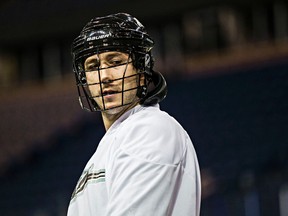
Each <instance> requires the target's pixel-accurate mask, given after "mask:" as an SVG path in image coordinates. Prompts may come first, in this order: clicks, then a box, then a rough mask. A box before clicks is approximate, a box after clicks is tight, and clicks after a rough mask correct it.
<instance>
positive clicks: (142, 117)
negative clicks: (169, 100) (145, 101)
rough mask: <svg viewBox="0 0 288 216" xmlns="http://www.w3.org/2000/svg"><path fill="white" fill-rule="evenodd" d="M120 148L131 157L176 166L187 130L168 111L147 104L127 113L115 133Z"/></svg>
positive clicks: (183, 147) (182, 152) (182, 153)
mask: <svg viewBox="0 0 288 216" xmlns="http://www.w3.org/2000/svg"><path fill="white" fill-rule="evenodd" d="M117 139H118V142H120V143H121V144H120V148H121V150H122V151H124V152H125V153H127V154H129V155H130V156H132V157H137V158H139V159H142V160H146V161H149V162H153V163H159V164H167V165H177V164H178V163H179V162H180V160H181V158H182V157H183V155H184V152H185V150H186V146H185V145H186V144H187V139H189V137H188V135H187V133H186V131H185V130H184V129H183V128H182V126H181V125H180V124H179V123H178V122H177V121H176V120H175V119H174V118H173V117H171V116H170V115H169V114H167V113H166V112H164V111H161V110H160V109H159V108H155V107H148V108H146V109H144V110H141V111H140V112H138V113H135V114H133V115H132V116H130V117H129V118H128V119H127V121H125V122H124V124H123V127H121V130H120V131H119V133H118V136H117Z"/></svg>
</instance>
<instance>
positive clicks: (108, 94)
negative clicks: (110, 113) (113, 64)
mask: <svg viewBox="0 0 288 216" xmlns="http://www.w3.org/2000/svg"><path fill="white" fill-rule="evenodd" d="M117 93H119V92H118V91H114V90H104V91H103V94H102V96H103V97H105V98H111V97H113V96H114V95H115V94H117Z"/></svg>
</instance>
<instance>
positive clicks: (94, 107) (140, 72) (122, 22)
mask: <svg viewBox="0 0 288 216" xmlns="http://www.w3.org/2000/svg"><path fill="white" fill-rule="evenodd" d="M153 46H154V41H153V40H152V39H151V38H150V36H149V35H148V34H147V32H146V30H145V28H144V26H143V25H142V24H141V23H140V22H139V21H138V20H137V19H136V18H134V17H132V16H131V15H129V14H125V13H118V14H113V15H109V16H105V17H98V18H95V19H92V20H91V21H90V22H88V23H87V25H86V26H85V27H84V28H83V30H82V31H81V32H80V35H79V36H78V37H76V38H75V39H74V41H73V44H72V57H73V70H74V73H75V78H76V84H77V90H78V94H79V102H80V105H81V106H82V108H83V109H85V110H89V111H105V110H108V109H114V108H116V107H121V106H126V105H128V104H131V103H134V102H136V101H139V103H140V104H142V103H144V104H145V100H146V97H147V96H149V97H154V95H155V96H156V98H158V99H157V101H158V102H159V101H161V100H162V99H163V98H164V97H165V96H166V92H167V88H166V82H165V80H164V82H162V83H164V85H165V86H163V88H160V89H161V91H162V92H155V94H154V93H153V92H152V93H151V92H148V91H149V90H148V89H149V84H150V83H151V82H153V80H152V77H154V75H155V72H154V71H153V63H154V61H153V58H152V55H151V50H152V48H153ZM111 51H116V52H122V53H127V54H128V55H129V58H128V60H127V62H126V63H123V64H122V67H123V70H124V71H123V76H122V77H119V78H117V79H116V80H114V81H117V80H118V81H119V80H121V82H122V90H121V92H115V94H116V93H117V94H120V93H121V94H122V96H121V98H122V101H121V103H120V105H119V106H116V107H112V108H107V107H106V105H105V103H104V96H103V88H102V86H103V85H104V83H103V82H101V71H102V70H103V69H104V68H100V67H98V69H97V70H96V72H97V73H98V80H99V81H98V83H92V84H91V83H88V82H87V77H86V75H87V73H89V72H88V71H85V67H84V62H85V60H86V59H87V58H88V57H90V56H93V55H100V54H101V53H104V52H111ZM131 63H132V64H133V66H134V68H136V70H137V74H135V82H137V83H136V85H135V87H133V88H131V89H125V81H126V80H127V79H129V78H130V80H131V77H130V76H128V77H127V76H126V75H125V74H126V70H127V67H128V65H129V64H131ZM118 66H120V65H116V66H115V67H118ZM113 67H114V66H113ZM111 68H112V67H111ZM94 72H95V71H94ZM140 76H144V81H142V82H141V83H142V84H141V83H140ZM161 78H162V79H164V78H163V77H162V76H161ZM111 82H113V80H111ZM140 84H141V85H140ZM93 86H98V88H100V93H99V95H93V93H91V90H90V89H91V87H92V88H93ZM128 91H135V98H134V99H133V100H130V101H125V99H124V98H125V94H126V92H128ZM159 95H161V97H159ZM99 98H100V100H99ZM96 99H97V102H98V103H99V104H97V103H96V101H95V100H96ZM100 101H101V102H100ZM149 101H151V100H149Z"/></svg>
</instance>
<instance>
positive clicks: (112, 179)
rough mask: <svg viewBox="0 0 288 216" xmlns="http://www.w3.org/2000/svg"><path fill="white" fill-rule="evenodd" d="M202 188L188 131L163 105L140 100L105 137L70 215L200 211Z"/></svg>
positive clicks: (166, 215) (183, 215) (189, 214)
mask: <svg viewBox="0 0 288 216" xmlns="http://www.w3.org/2000/svg"><path fill="white" fill-rule="evenodd" d="M200 193H201V192H200V172H199V166H198V161H197V157H196V153H195V150H194V147H193V145H192V142H191V140H190V138H189V136H188V134H187V133H186V132H185V130H183V128H182V127H181V126H180V124H179V123H178V122H177V121H176V120H175V119H174V118H172V117H171V116H169V115H168V114H167V113H166V112H163V111H161V110H160V109H159V105H155V106H149V107H144V106H140V105H138V106H136V107H134V108H133V109H131V110H129V111H127V112H126V113H125V114H124V115H122V116H121V117H120V118H119V119H118V120H117V121H115V122H114V123H113V125H112V126H111V127H110V128H109V130H108V131H107V132H106V134H105V136H104V137H103V138H102V140H101V142H100V143H99V146H98V148H97V151H96V152H95V153H94V155H93V156H92V157H91V159H90V160H89V161H88V163H87V165H86V167H85V169H84V171H83V173H82V175H81V177H80V179H79V181H78V183H77V186H76V188H75V191H74V192H73V195H72V198H71V201H70V205H69V208H68V216H147V215H149V216H170V215H172V216H199V214H200Z"/></svg>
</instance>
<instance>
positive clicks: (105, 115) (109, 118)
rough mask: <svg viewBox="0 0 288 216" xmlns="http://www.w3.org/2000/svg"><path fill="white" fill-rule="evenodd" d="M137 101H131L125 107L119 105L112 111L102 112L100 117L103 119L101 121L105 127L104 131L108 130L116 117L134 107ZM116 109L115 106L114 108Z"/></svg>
mask: <svg viewBox="0 0 288 216" xmlns="http://www.w3.org/2000/svg"><path fill="white" fill-rule="evenodd" d="M137 104H138V102H137V103H133V104H130V105H128V106H126V107H121V108H120V109H119V110H118V111H116V112H115V110H114V112H113V111H111V112H109V111H108V112H102V113H101V114H102V119H103V123H104V127H105V129H106V131H108V129H109V128H110V127H111V126H112V124H113V123H114V122H115V121H116V120H117V119H118V118H120V116H122V115H123V114H124V113H125V112H127V111H128V110H130V109H132V108H133V107H135V106H136V105H137ZM116 109H117V108H116Z"/></svg>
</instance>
